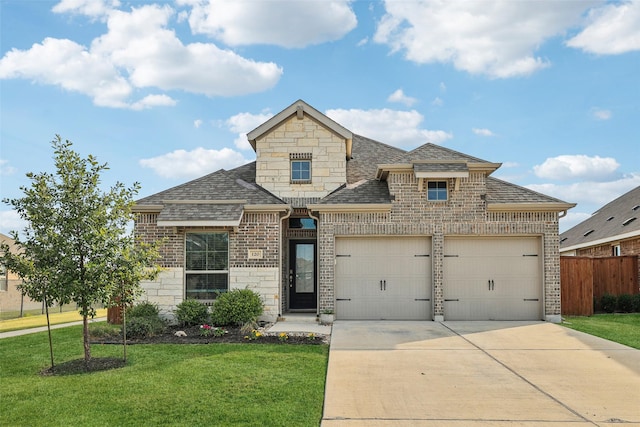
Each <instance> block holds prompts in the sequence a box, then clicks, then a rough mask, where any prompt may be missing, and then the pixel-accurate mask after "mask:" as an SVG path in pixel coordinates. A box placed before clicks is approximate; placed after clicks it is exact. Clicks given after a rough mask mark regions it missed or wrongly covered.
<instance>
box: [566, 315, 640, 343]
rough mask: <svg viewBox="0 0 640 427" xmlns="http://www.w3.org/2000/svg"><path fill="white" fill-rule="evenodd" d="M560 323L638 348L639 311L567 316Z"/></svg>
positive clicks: (639, 338)
mask: <svg viewBox="0 0 640 427" xmlns="http://www.w3.org/2000/svg"><path fill="white" fill-rule="evenodd" d="M562 324H563V325H564V326H566V327H568V328H571V329H575V330H577V331H581V332H586V333H588V334H591V335H595V336H597V337H601V338H606V339H608V340H611V341H615V342H619V343H620V344H624V345H628V346H629V347H633V348H637V349H640V313H634V314H595V315H593V316H591V317H572V316H569V317H567V318H566V320H565V321H564V322H563V323H562Z"/></svg>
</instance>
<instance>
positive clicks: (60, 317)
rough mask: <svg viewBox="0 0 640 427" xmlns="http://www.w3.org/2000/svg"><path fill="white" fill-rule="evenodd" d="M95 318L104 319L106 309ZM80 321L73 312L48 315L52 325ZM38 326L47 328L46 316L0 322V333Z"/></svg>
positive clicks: (79, 317)
mask: <svg viewBox="0 0 640 427" xmlns="http://www.w3.org/2000/svg"><path fill="white" fill-rule="evenodd" d="M96 311H97V315H96V317H104V316H106V315H107V309H106V308H102V309H98V310H96ZM77 320H82V316H80V314H79V313H78V311H77V310H75V311H65V312H62V313H49V322H50V323H51V324H52V325H55V324H58V323H69V322H75V321H77ZM39 326H47V316H46V315H44V314H41V315H38V316H27V317H20V318H17V319H9V320H2V321H0V332H9V331H17V330H19V329H28V328H37V327H39Z"/></svg>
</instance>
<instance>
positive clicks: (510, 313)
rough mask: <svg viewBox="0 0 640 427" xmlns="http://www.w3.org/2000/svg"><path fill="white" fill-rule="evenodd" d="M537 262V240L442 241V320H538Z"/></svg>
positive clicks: (540, 292) (464, 239) (539, 295)
mask: <svg viewBox="0 0 640 427" xmlns="http://www.w3.org/2000/svg"><path fill="white" fill-rule="evenodd" d="M540 260H541V249H540V239H539V238H537V237H517V238H516V237H513V238H471V237H467V238H458V237H449V238H445V259H444V284H443V287H444V298H445V303H444V315H445V319H447V320H537V319H540V318H541V311H542V279H541V278H542V273H541V268H542V266H541V261H540Z"/></svg>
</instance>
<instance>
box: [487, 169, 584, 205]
mask: <svg viewBox="0 0 640 427" xmlns="http://www.w3.org/2000/svg"><path fill="white" fill-rule="evenodd" d="M486 202H487V210H490V211H491V210H493V211H514V210H515V211H525V210H526V211H557V212H562V211H565V210H567V209H571V208H572V207H574V206H575V203H567V202H564V201H562V200H560V199H556V198H555V197H551V196H547V195H545V194H542V193H538V192H537V191H533V190H529V189H528V188H525V187H521V186H519V185H516V184H512V183H510V182H506V181H502V180H500V179H497V178H494V177H492V176H488V177H487V195H486Z"/></svg>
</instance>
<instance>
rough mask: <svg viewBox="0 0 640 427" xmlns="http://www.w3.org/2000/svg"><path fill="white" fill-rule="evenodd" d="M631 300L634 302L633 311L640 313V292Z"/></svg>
mask: <svg viewBox="0 0 640 427" xmlns="http://www.w3.org/2000/svg"><path fill="white" fill-rule="evenodd" d="M631 300H632V302H633V311H634V312H636V313H640V294H635V295H634V296H633V297H631Z"/></svg>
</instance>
